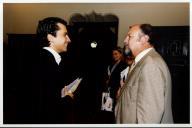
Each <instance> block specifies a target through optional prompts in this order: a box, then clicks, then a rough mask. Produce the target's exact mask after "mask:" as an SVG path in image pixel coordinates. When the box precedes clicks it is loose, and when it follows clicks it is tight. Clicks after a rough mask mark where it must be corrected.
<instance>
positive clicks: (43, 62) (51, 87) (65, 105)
mask: <svg viewBox="0 0 192 128" xmlns="http://www.w3.org/2000/svg"><path fill="white" fill-rule="evenodd" d="M39 71H40V72H39V74H38V75H39V81H40V86H39V114H40V115H39V123H71V121H72V117H71V116H72V99H71V97H69V96H66V97H65V98H61V89H62V88H63V87H64V85H65V82H64V81H65V78H64V77H63V76H61V74H63V73H62V71H61V70H60V66H59V65H58V64H57V63H56V61H55V58H54V56H53V55H52V54H51V53H50V52H49V51H47V50H45V49H42V50H40V68H39Z"/></svg>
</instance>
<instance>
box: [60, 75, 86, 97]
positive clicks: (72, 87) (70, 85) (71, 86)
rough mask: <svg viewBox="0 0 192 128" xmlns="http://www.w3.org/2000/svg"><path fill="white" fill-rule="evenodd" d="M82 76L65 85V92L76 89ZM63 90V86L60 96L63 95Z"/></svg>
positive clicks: (71, 91)
mask: <svg viewBox="0 0 192 128" xmlns="http://www.w3.org/2000/svg"><path fill="white" fill-rule="evenodd" d="M81 80H82V78H77V79H76V80H74V81H73V82H72V83H70V84H69V85H67V86H66V89H67V92H70V93H73V92H75V90H76V89H77V87H78V86H79V84H80V83H81ZM65 96H66V94H65V91H64V88H63V89H62V91H61V97H65Z"/></svg>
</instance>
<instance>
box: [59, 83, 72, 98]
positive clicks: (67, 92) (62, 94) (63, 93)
mask: <svg viewBox="0 0 192 128" xmlns="http://www.w3.org/2000/svg"><path fill="white" fill-rule="evenodd" d="M67 95H68V96H70V97H71V98H72V99H73V98H74V95H73V93H72V92H71V91H70V90H69V91H68V90H67V87H66V86H65V87H64V88H63V89H62V90H61V97H62V98H63V97H65V96H67Z"/></svg>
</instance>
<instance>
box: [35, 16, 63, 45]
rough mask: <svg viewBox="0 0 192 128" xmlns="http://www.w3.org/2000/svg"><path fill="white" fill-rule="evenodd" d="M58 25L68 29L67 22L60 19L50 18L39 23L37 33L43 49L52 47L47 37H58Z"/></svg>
mask: <svg viewBox="0 0 192 128" xmlns="http://www.w3.org/2000/svg"><path fill="white" fill-rule="evenodd" d="M58 23H61V24H63V25H65V26H66V27H67V22H66V21H65V20H63V19H61V18H58V17H48V18H45V19H43V20H41V21H39V24H38V27H37V32H36V33H37V37H38V39H39V41H40V43H41V46H42V47H45V46H49V45H50V44H49V41H48V39H47V35H48V34H51V35H53V36H56V33H57V31H58V30H59V26H58V25H57V24H58Z"/></svg>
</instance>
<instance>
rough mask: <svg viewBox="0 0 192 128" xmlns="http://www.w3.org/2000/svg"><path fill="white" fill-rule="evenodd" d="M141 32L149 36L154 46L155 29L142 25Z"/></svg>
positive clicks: (148, 25)
mask: <svg viewBox="0 0 192 128" xmlns="http://www.w3.org/2000/svg"><path fill="white" fill-rule="evenodd" d="M140 29H141V31H142V32H143V33H144V34H145V35H148V36H149V42H150V43H151V44H152V43H153V42H152V34H153V27H152V25H150V24H141V25H140Z"/></svg>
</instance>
